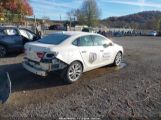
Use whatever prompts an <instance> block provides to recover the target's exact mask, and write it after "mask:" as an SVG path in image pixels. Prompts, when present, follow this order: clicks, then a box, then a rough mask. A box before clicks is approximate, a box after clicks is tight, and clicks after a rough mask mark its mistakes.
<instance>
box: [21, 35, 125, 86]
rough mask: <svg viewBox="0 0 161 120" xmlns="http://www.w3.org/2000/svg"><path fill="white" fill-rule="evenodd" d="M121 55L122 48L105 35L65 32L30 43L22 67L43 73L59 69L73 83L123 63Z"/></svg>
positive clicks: (42, 74)
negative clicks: (104, 68) (98, 70)
mask: <svg viewBox="0 0 161 120" xmlns="http://www.w3.org/2000/svg"><path fill="white" fill-rule="evenodd" d="M122 57H123V47H122V46H119V45H117V44H115V43H113V42H112V41H111V40H109V39H108V38H106V37H104V36H102V35H99V34H95V33H84V32H62V33H54V34H51V35H49V36H46V37H44V38H42V39H40V40H38V41H36V42H30V43H27V44H26V45H25V57H24V62H23V66H24V68H25V69H27V70H28V71H30V72H32V73H34V74H37V75H40V76H47V74H48V73H50V72H52V71H58V70H60V71H61V77H63V79H64V80H67V82H69V83H73V82H75V81H77V80H78V79H79V78H80V77H81V75H82V73H83V72H86V71H89V70H92V69H96V68H99V67H103V66H106V65H109V64H113V65H116V66H118V65H120V63H121V61H122Z"/></svg>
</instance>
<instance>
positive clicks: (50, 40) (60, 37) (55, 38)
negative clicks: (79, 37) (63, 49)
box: [38, 34, 70, 45]
mask: <svg viewBox="0 0 161 120" xmlns="http://www.w3.org/2000/svg"><path fill="white" fill-rule="evenodd" d="M69 37H70V36H69V35H64V34H52V35H48V36H46V37H44V38H42V39H40V40H38V42H40V43H45V44H54V45H58V44H60V43H61V42H63V41H65V40H66V39H68V38H69Z"/></svg>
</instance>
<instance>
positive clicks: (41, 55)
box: [37, 52, 45, 58]
mask: <svg viewBox="0 0 161 120" xmlns="http://www.w3.org/2000/svg"><path fill="white" fill-rule="evenodd" d="M44 55H45V53H44V52H37V57H38V58H43V57H44Z"/></svg>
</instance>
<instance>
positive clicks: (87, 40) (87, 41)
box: [73, 36, 93, 46]
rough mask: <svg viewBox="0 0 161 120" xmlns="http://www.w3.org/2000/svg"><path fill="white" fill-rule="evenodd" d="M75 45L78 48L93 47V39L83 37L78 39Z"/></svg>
mask: <svg viewBox="0 0 161 120" xmlns="http://www.w3.org/2000/svg"><path fill="white" fill-rule="evenodd" d="M73 45H77V46H93V41H92V39H91V36H83V37H80V38H78V39H77V40H75V41H74V42H73Z"/></svg>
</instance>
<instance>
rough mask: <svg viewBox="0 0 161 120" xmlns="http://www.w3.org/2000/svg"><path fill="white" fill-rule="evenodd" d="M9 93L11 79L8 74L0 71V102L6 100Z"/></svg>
mask: <svg viewBox="0 0 161 120" xmlns="http://www.w3.org/2000/svg"><path fill="white" fill-rule="evenodd" d="M10 93H11V81H10V77H9V74H8V73H6V72H4V71H0V104H1V103H4V102H6V101H7V99H8V98H9V96H10Z"/></svg>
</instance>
